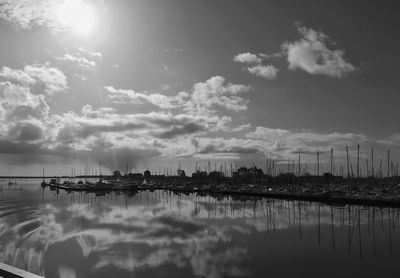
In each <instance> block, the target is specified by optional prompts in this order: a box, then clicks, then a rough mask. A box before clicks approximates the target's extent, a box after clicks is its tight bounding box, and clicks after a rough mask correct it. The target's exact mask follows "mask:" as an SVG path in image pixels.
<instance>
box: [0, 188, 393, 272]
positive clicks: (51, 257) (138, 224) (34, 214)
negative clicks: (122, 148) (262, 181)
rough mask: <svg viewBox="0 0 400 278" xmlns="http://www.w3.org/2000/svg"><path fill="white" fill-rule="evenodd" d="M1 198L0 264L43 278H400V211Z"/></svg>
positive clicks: (170, 196) (106, 197) (204, 199)
mask: <svg viewBox="0 0 400 278" xmlns="http://www.w3.org/2000/svg"><path fill="white" fill-rule="evenodd" d="M0 183H1V184H3V186H2V188H1V189H0V261H2V262H5V263H7V264H10V265H14V266H16V267H19V268H22V269H25V270H28V271H31V272H34V273H37V274H40V275H43V276H45V277H51V278H53V277H54V278H57V277H68V278H69V277H85V278H86V277H100V278H101V277H115V278H117V277H214V278H217V277H266V276H270V277H294V276H296V277H317V276H318V277H361V276H362V277H393V274H394V273H397V272H398V270H399V266H398V262H399V259H400V229H399V220H400V216H399V210H397V209H388V208H385V209H380V208H372V207H358V206H343V207H338V206H329V205H325V204H318V203H307V202H301V201H282V200H272V199H249V198H242V199H235V198H232V197H227V196H225V197H223V196H219V197H217V196H215V197H212V196H199V195H196V194H190V195H183V194H181V195H177V194H174V193H171V192H166V191H155V192H148V191H143V192H139V193H137V194H133V193H132V194H130V195H127V194H122V193H109V194H97V195H96V194H95V193H88V194H85V193H69V194H68V193H66V192H63V191H60V192H57V191H50V190H48V189H45V190H42V189H41V188H40V186H39V183H40V181H28V180H25V181H19V183H18V185H17V186H11V187H10V186H8V185H4V184H5V182H4V181H3V182H0Z"/></svg>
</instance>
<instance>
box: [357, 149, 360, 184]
mask: <svg viewBox="0 0 400 278" xmlns="http://www.w3.org/2000/svg"><path fill="white" fill-rule="evenodd" d="M359 178H360V145H359V144H358V145H357V179H359Z"/></svg>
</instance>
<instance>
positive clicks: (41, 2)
mask: <svg viewBox="0 0 400 278" xmlns="http://www.w3.org/2000/svg"><path fill="white" fill-rule="evenodd" d="M62 3H63V1H61V0H24V1H15V0H3V1H1V2H0V18H1V19H3V20H5V21H7V22H9V23H10V24H12V25H13V26H14V27H16V28H17V29H31V28H33V27H37V26H39V27H47V28H49V29H50V30H52V31H53V32H60V31H64V30H65V28H66V26H65V25H64V24H62V23H61V22H60V20H59V19H58V17H57V10H58V8H59V6H60V5H61V4H62Z"/></svg>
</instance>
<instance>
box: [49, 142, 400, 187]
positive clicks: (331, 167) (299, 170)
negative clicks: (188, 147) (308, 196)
mask: <svg viewBox="0 0 400 278" xmlns="http://www.w3.org/2000/svg"><path fill="white" fill-rule="evenodd" d="M329 154H330V155H329V160H328V159H325V161H324V162H323V163H321V152H320V151H319V150H318V151H316V160H315V163H312V162H311V163H310V159H307V160H305V161H304V162H303V161H302V156H301V154H298V157H297V158H296V159H291V158H289V159H287V160H286V161H285V160H284V159H274V158H266V159H265V160H264V161H265V165H264V167H261V168H262V170H263V172H264V174H265V175H268V176H272V177H275V176H277V175H280V174H283V173H290V174H293V175H295V176H306V175H312V174H311V173H310V170H311V169H310V168H312V167H310V165H311V166H313V164H314V173H313V175H315V176H321V175H322V174H326V173H329V174H331V175H333V176H340V177H347V178H349V179H350V178H361V177H374V178H384V177H395V176H396V177H397V176H399V175H400V168H399V162H398V161H392V160H391V153H390V150H387V153H386V161H385V162H384V159H383V158H379V159H378V163H377V161H376V158H375V157H374V148H371V151H370V155H369V156H370V157H365V156H364V157H361V155H360V145H357V153H356V164H355V167H354V166H353V163H352V159H351V157H350V153H349V148H348V146H346V148H345V160H343V159H340V160H339V159H336V161H335V157H334V149H333V148H331V149H330V152H329ZM308 156H309V155H308ZM362 160H364V162H362ZM213 164H214V165H212V163H211V162H210V161H208V162H207V163H206V165H204V163H203V165H202V166H201V165H200V164H199V162H198V161H196V164H195V172H204V173H206V174H210V173H212V172H220V173H222V174H223V176H225V177H232V176H233V174H234V172H236V171H237V170H238V169H239V167H242V165H241V163H230V165H229V163H227V162H222V163H218V164H217V162H214V163H213ZM252 167H254V168H255V163H254V162H253V164H252ZM261 168H260V169H261ZM323 168H325V169H323ZM354 168H355V169H354ZM134 169H135V170H136V167H134ZM175 169H176V168H175ZM175 169H174V168H173V167H169V166H166V165H164V166H163V169H159V170H152V171H150V172H151V174H152V175H164V176H175V175H176V173H177V171H176V170H175ZM181 169H182V166H181V162H179V166H178V170H181ZM131 170H132V169H131ZM128 174H129V162H127V163H126V171H125V175H128ZM101 175H103V171H102V167H101V163H99V165H98V168H96V167H95V166H93V165H92V164H85V165H84V167H83V175H82V171H81V170H79V176H80V177H82V176H85V177H90V176H92V177H93V176H101ZM43 176H44V174H43ZM76 177H77V173H76V169H75V168H73V167H72V168H71V175H70V179H71V181H72V180H75V178H76Z"/></svg>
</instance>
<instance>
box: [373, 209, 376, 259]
mask: <svg viewBox="0 0 400 278" xmlns="http://www.w3.org/2000/svg"><path fill="white" fill-rule="evenodd" d="M372 239H373V242H374V256H376V244H375V207H373V208H372Z"/></svg>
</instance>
